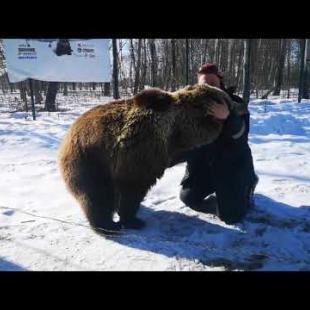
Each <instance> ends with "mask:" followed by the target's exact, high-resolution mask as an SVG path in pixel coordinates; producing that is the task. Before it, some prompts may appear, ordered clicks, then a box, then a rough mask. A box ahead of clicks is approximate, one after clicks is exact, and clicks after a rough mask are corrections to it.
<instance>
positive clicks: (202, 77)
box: [198, 73, 221, 87]
mask: <svg viewBox="0 0 310 310" xmlns="http://www.w3.org/2000/svg"><path fill="white" fill-rule="evenodd" d="M198 84H209V85H211V86H214V87H220V86H221V83H220V78H219V77H218V76H217V75H216V74H213V73H204V74H198Z"/></svg>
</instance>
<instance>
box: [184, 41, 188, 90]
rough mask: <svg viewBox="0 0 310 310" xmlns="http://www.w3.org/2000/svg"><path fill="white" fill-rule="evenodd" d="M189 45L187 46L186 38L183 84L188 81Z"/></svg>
mask: <svg viewBox="0 0 310 310" xmlns="http://www.w3.org/2000/svg"><path fill="white" fill-rule="evenodd" d="M188 61H189V46H188V39H186V42H185V70H186V72H185V84H186V85H188V83H189V79H188V77H189V63H188Z"/></svg>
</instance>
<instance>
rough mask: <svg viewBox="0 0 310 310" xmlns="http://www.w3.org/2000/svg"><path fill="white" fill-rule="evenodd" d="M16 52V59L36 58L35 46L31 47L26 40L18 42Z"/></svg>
mask: <svg viewBox="0 0 310 310" xmlns="http://www.w3.org/2000/svg"><path fill="white" fill-rule="evenodd" d="M17 53H18V56H17V57H18V59H37V52H36V49H35V47H32V46H31V45H30V43H29V42H28V41H27V40H26V42H25V43H21V44H18V48H17Z"/></svg>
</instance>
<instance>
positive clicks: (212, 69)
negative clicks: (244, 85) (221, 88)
mask: <svg viewBox="0 0 310 310" xmlns="http://www.w3.org/2000/svg"><path fill="white" fill-rule="evenodd" d="M198 73H200V74H215V75H217V76H218V77H219V78H220V79H222V78H223V77H224V75H223V73H222V72H220V71H219V70H218V67H217V65H215V64H211V63H207V64H204V65H202V66H201V67H200V68H199V71H198Z"/></svg>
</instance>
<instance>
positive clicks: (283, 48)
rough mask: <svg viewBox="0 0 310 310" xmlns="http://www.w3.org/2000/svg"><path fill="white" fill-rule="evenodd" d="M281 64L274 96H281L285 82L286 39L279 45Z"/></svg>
mask: <svg viewBox="0 0 310 310" xmlns="http://www.w3.org/2000/svg"><path fill="white" fill-rule="evenodd" d="M279 54H280V57H279V62H278V69H277V76H276V83H275V90H274V92H273V95H274V96H279V95H280V92H281V87H282V82H283V71H284V63H285V55H286V39H281V40H280V43H279Z"/></svg>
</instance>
